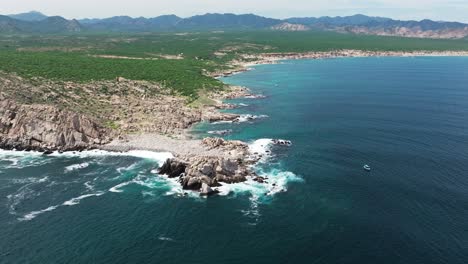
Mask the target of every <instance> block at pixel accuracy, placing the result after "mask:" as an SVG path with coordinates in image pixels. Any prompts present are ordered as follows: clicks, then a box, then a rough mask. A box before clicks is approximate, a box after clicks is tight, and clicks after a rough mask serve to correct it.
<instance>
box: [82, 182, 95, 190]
mask: <svg viewBox="0 0 468 264" xmlns="http://www.w3.org/2000/svg"><path fill="white" fill-rule="evenodd" d="M83 185H84V186H85V187H86V189H87V190H89V191H93V190H94V185H92V184H91V182H90V181H87V182H85V183H84V184H83Z"/></svg>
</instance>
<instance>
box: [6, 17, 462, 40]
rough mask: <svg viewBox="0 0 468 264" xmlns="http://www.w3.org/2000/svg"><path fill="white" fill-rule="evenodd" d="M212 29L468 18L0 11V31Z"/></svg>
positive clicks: (446, 32) (397, 32) (417, 24)
mask: <svg viewBox="0 0 468 264" xmlns="http://www.w3.org/2000/svg"><path fill="white" fill-rule="evenodd" d="M212 30H230V31H236V30H237V31H238V30H274V31H278V30H279V31H305V30H324V31H335V32H339V33H351V34H366V35H381V36H399V37H415V38H436V39H437V38H441V39H462V38H465V37H467V36H468V24H463V23H457V22H438V21H432V20H428V19H426V20H422V21H400V20H393V19H390V18H385V17H371V16H365V15H354V16H346V17H327V16H326V17H319V18H315V17H304V18H289V19H284V20H280V19H274V18H267V17H262V16H257V15H254V14H243V15H236V14H204V15H196V16H192V17H188V18H181V17H178V16H176V15H163V16H158V17H154V18H145V17H137V18H132V17H129V16H116V17H110V18H104V19H81V20H67V19H64V18H62V17H47V16H45V15H43V14H41V13H38V12H30V13H24V14H18V15H10V16H0V33H9V34H11V33H41V34H42V33H73V32H82V31H86V32H100V33H105V32H109V33H110V32H124V33H130V32H135V33H136V32H176V31H212Z"/></svg>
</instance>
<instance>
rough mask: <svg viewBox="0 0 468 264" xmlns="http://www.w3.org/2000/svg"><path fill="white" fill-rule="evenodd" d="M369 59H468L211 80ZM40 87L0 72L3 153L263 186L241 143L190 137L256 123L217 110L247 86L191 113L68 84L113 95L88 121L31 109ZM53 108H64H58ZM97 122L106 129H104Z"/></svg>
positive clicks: (158, 93)
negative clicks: (126, 160)
mask: <svg viewBox="0 0 468 264" xmlns="http://www.w3.org/2000/svg"><path fill="white" fill-rule="evenodd" d="M371 56H382V57H383V56H385V57H389V56H395V57H396V56H468V52H457V51H445V52H433V51H418V52H396V51H395V52H383V51H357V50H339V51H332V52H309V53H263V54H255V55H241V59H240V60H236V61H233V62H232V63H231V66H232V67H231V69H230V70H227V71H221V72H215V73H212V74H211V75H210V76H212V77H222V76H229V75H232V74H236V73H239V72H242V71H247V70H249V67H251V66H252V65H257V64H272V63H278V61H280V60H285V59H324V58H342V57H371ZM39 83H40V84H39V86H35V84H31V83H28V82H27V81H25V80H23V79H21V78H20V77H17V76H7V75H5V74H1V73H0V86H1V87H2V90H0V148H1V149H8V150H26V151H32V150H34V151H41V152H44V153H46V154H47V153H50V152H52V151H83V150H90V149H102V150H107V151H118V152H124V151H130V150H150V151H156V152H170V153H172V154H173V155H174V158H173V159H169V160H167V161H166V162H165V163H164V164H163V165H162V166H161V167H160V168H158V172H159V173H160V174H164V175H166V176H167V177H169V178H177V179H178V181H179V182H180V184H181V185H182V187H183V188H184V189H186V190H193V191H198V192H200V194H202V195H211V194H215V193H216V192H217V187H219V186H221V185H223V184H232V183H239V182H244V181H246V180H248V179H252V180H254V181H257V182H260V183H263V182H264V181H265V180H266V179H265V178H262V177H259V176H257V175H256V174H255V172H254V171H253V169H252V167H253V165H254V164H255V163H256V162H257V161H258V160H260V159H261V158H262V154H259V153H255V152H254V153H252V151H251V150H250V149H249V146H248V145H247V144H246V143H244V142H241V141H228V140H224V139H222V138H218V137H210V138H205V139H202V140H199V139H193V138H191V136H190V134H189V133H188V131H189V130H190V128H191V127H192V126H193V125H194V124H197V123H199V122H202V121H206V122H220V121H222V122H239V120H241V119H242V118H244V119H249V118H252V119H253V118H255V117H254V116H247V117H242V116H240V115H237V114H227V113H221V112H220V111H219V110H220V109H232V108H235V107H237V106H236V105H232V104H227V103H225V102H224V100H226V99H234V98H242V97H243V98H253V99H255V98H257V99H258V98H262V97H263V96H262V95H255V94H252V93H251V92H250V91H249V89H247V88H245V87H238V86H229V87H228V88H227V89H224V90H221V91H213V92H210V93H208V94H207V95H206V96H207V97H208V98H209V99H210V100H212V101H213V102H214V103H213V104H209V105H202V106H200V107H198V108H194V107H189V106H188V105H187V102H186V100H184V99H183V98H181V97H179V96H176V95H172V94H170V93H169V92H167V90H165V89H164V88H163V87H161V86H160V85H159V84H154V83H149V82H142V81H131V80H126V79H124V78H117V79H116V80H115V81H106V82H99V83H93V84H76V83H66V84H65V87H64V88H65V89H66V90H68V91H69V92H72V91H74V90H80V93H83V91H84V92H85V94H84V98H90V97H89V96H91V95H95V94H99V93H97V92H96V91H95V90H93V89H98V88H96V87H102V86H106V87H107V88H106V89H111V93H110V94H111V95H100V96H98V97H97V98H93V99H95V101H93V102H94V103H95V104H99V107H98V109H99V112H98V114H99V116H94V117H92V116H90V115H87V114H86V113H84V111H83V109H77V110H76V111H72V110H70V109H73V107H71V106H70V105H67V104H71V103H70V102H69V101H66V100H64V99H63V98H62V97H60V96H55V97H53V98H52V100H55V101H53V104H45V103H34V102H33V103H29V101H31V99H30V98H32V97H35V96H37V95H41V96H43V94H44V92H43V91H44V90H47V89H49V88H50V90H52V91H53V90H54V89H53V88H54V87H56V86H57V85H58V84H55V83H51V82H39ZM44 83H45V84H44ZM18 87H20V88H24V87H25V89H24V90H26V91H29V92H28V93H27V94H26V93H25V94H24V95H21V96H18V95H17V94H16V93H18V91H21V89H18ZM101 89H102V88H101ZM148 91H150V92H148ZM86 92H88V94H86ZM36 93H37V95H36ZM13 94H15V95H16V96H17V97H19V98H24V99H22V100H23V101H24V102H23V101H18V100H12V99H11V97H12V95H13ZM48 96H50V94H49V95H48ZM75 99H76V98H75ZM78 99H79V98H78ZM78 99H77V100H78ZM44 100H46V101H50V100H51V98H50V97H47V98H45V99H44ZM58 105H65V106H67V107H64V108H61V107H59V106H58ZM106 109H111V111H106ZM85 110H86V109H85ZM116 110H117V111H116ZM99 117H103V118H104V119H105V120H110V121H111V122H112V123H111V124H110V125H109V124H108V125H107V126H105V125H103V123H102V120H99ZM224 133H229V131H214V133H212V134H213V135H218V136H219V135H224ZM273 144H283V145H290V144H291V142H288V141H282V140H277V141H273Z"/></svg>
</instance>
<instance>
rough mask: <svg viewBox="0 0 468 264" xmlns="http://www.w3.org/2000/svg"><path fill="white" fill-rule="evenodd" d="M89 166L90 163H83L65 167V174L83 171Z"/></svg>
mask: <svg viewBox="0 0 468 264" xmlns="http://www.w3.org/2000/svg"><path fill="white" fill-rule="evenodd" d="M88 166H89V163H88V162H83V163H80V164H73V165H70V166H67V167H65V172H72V171H75V170H81V169H84V168H87V167H88Z"/></svg>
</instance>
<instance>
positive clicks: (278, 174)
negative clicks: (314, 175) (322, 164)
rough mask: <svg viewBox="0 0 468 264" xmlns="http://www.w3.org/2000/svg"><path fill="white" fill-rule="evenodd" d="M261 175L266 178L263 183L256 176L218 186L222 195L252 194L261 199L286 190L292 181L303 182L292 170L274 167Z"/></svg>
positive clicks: (260, 174) (260, 173) (260, 172)
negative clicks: (255, 178) (256, 179)
mask: <svg viewBox="0 0 468 264" xmlns="http://www.w3.org/2000/svg"><path fill="white" fill-rule="evenodd" d="M257 173H258V175H259V176H261V177H263V178H265V181H264V182H263V183H260V182H257V181H255V180H254V177H250V178H249V179H247V181H245V182H240V183H234V184H223V185H222V186H221V187H218V191H219V192H220V193H219V194H220V195H229V194H234V195H236V194H245V193H247V194H251V195H252V197H258V198H259V200H262V199H263V198H266V197H269V196H273V195H275V194H277V193H280V192H286V191H287V186H288V183H290V182H301V181H302V178H301V177H299V176H297V175H296V174H294V173H292V172H290V171H282V170H279V169H273V170H271V171H268V172H264V171H259V172H257Z"/></svg>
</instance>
